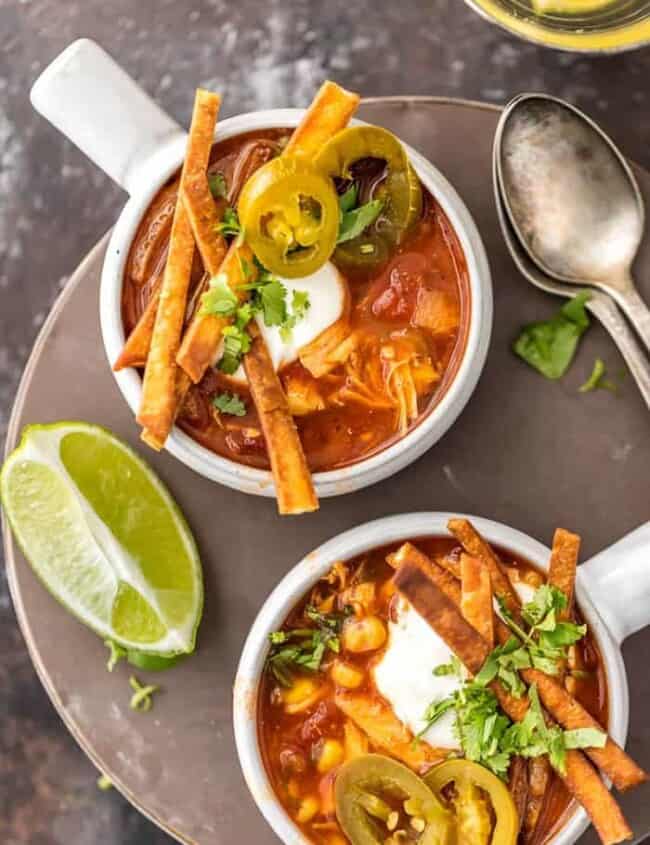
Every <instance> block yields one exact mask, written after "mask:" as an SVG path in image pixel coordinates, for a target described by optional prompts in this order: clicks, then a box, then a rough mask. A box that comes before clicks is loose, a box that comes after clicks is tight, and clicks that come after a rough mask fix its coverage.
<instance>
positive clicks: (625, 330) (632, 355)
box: [585, 292, 650, 408]
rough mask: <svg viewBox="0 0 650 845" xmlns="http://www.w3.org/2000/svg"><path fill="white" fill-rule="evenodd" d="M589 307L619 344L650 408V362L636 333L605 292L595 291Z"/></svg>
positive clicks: (588, 303)
mask: <svg viewBox="0 0 650 845" xmlns="http://www.w3.org/2000/svg"><path fill="white" fill-rule="evenodd" d="M585 304H586V306H587V308H588V309H589V310H590V311H591V312H592V313H593V314H595V315H596V317H598V319H599V320H600V322H601V323H602V324H603V326H605V328H606V329H607V331H608V332H609V333H610V335H611V336H612V340H613V341H614V343H615V344H616V345H617V346H618V348H619V351H620V353H621V355H622V356H623V358H624V359H625V363H626V364H627V365H628V367H629V368H630V372H631V373H632V375H633V376H634V380H635V381H636V383H637V385H638V388H639V390H640V391H641V395H642V396H643V398H644V399H645V403H646V405H647V406H648V408H650V362H648V359H647V357H646V355H645V354H644V352H643V350H642V349H641V347H640V346H639V343H638V341H637V339H636V337H635V336H634V333H633V332H632V330H631V329H630V327H629V326H628V324H627V323H626V321H625V319H624V318H623V316H622V315H621V312H620V311H619V309H618V308H617V306H616V305H615V303H614V302H613V301H612V300H611V299H610V298H609V297H608V296H607V295H606V294H603V293H596V292H594V293H593V294H592V296H591V299H588V300H587V302H586V303H585Z"/></svg>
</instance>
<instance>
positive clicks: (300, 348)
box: [115, 83, 469, 512]
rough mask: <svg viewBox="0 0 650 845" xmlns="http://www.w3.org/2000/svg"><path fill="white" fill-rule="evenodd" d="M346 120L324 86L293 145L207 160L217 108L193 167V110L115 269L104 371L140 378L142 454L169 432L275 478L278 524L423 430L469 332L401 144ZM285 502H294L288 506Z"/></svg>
mask: <svg viewBox="0 0 650 845" xmlns="http://www.w3.org/2000/svg"><path fill="white" fill-rule="evenodd" d="M199 95H203V98H204V100H205V99H206V98H209V97H214V96H216V95H209V94H208V92H199V94H197V102H198V100H199ZM357 103H358V97H356V95H352V94H350V93H349V92H345V91H343V89H340V88H338V86H334V85H333V84H332V83H326V84H325V85H324V86H323V89H321V91H320V92H319V94H318V95H317V97H316V99H315V100H314V103H313V104H312V106H311V107H310V109H308V110H307V112H306V116H305V118H304V119H303V121H302V123H301V124H300V125H299V126H298V127H297V128H296V129H295V130H290V129H267V130H257V131H253V132H248V133H245V134H241V135H238V136H235V137H231V138H227V139H225V140H221V141H218V142H217V143H214V144H213V143H212V134H211V133H212V131H213V127H214V121H215V120H216V111H215V108H214V107H213V112H214V120H211V121H208V122H207V129H206V127H205V126H204V127H203V129H204V130H205V131H206V132H207V133H208V134H207V137H208V138H209V143H208V144H207V146H206V142H205V134H204V142H203V146H202V147H201V150H200V152H201V154H202V156H203V160H202V161H198V159H200V156H199V155H198V154H197V153H196V147H197V146H200V144H199V141H200V139H201V137H202V136H201V111H200V108H201V106H200V105H197V106H195V116H194V119H193V124H192V129H191V130H190V140H189V142H188V152H187V158H186V162H185V165H184V167H183V170H182V173H181V174H180V175H176V176H174V177H173V178H172V179H170V181H169V182H168V183H167V184H166V185H164V186H163V188H162V189H161V190H160V191H159V192H158V194H157V195H156V197H155V198H154V200H153V202H152V203H151V205H150V207H149V209H148V210H147V212H146V213H145V215H144V217H143V219H142V221H141V223H140V226H139V228H138V231H137V233H136V236H135V238H134V240H133V242H132V246H131V249H130V253H129V256H128V261H127V264H126V271H125V276H124V284H123V294H122V319H123V324H124V329H125V334H126V336H127V341H126V345H125V347H124V350H123V352H122V354H121V355H120V358H119V359H118V361H117V362H115V368H116V369H121V368H123V367H128V366H135V367H145V375H144V384H143V404H142V407H141V410H140V413H139V415H138V420H139V421H140V422H142V424H143V426H144V434H143V438H144V439H145V440H146V441H147V442H148V443H150V444H151V445H153V446H154V447H156V448H160V446H161V445H162V443H164V440H165V438H166V436H167V434H168V431H169V428H170V426H171V424H173V422H174V421H175V422H176V423H177V424H178V425H179V426H180V428H182V429H183V430H184V431H185V432H186V433H187V434H189V435H190V436H191V437H192V438H194V439H195V440H196V441H198V442H199V443H200V444H202V445H203V446H204V447H206V448H207V449H209V450H211V451H213V452H215V453H217V454H218V455H221V456H223V457H225V458H228V459H230V460H233V461H237V462H239V463H242V464H246V465H248V466H251V467H258V468H262V469H268V468H271V469H272V470H273V472H274V476H275V481H276V487H277V489H278V497H279V500H280V505H281V510H282V511H283V512H297V511H298V510H313V509H314V507H315V501H314V500H313V496H311V495H310V494H309V490H308V488H309V483H310V482H309V480H305V476H308V475H309V473H310V472H317V471H325V470H332V469H336V468H340V467H345V466H347V465H350V464H352V463H354V462H357V461H360V460H362V459H364V458H366V457H368V456H370V455H372V454H373V453H376V452H377V451H379V450H381V449H383V448H385V447H386V446H387V445H388V444H390V443H391V442H394V441H395V440H396V439H397V438H399V437H402V436H403V435H404V434H406V433H407V432H408V431H409V429H410V428H411V427H413V426H415V425H417V424H418V422H419V421H420V420H421V418H422V417H423V415H425V414H426V413H427V412H428V411H429V410H430V409H431V408H432V407H434V406H435V404H436V403H437V402H438V401H439V400H440V398H441V397H442V396H443V394H444V392H445V390H446V389H447V387H448V385H449V384H450V382H451V380H452V379H453V377H454V374H455V372H456V371H457V368H458V366H459V363H460V360H461V358H462V353H463V349H464V345H465V340H466V335H467V331H468V314H469V288H468V280H467V268H466V264H465V259H464V256H463V252H462V249H461V246H460V243H459V241H458V238H457V236H456V234H455V233H454V231H453V229H452V227H451V225H450V223H449V220H448V219H447V218H446V216H445V214H444V212H443V211H442V209H441V207H440V206H439V204H438V203H437V202H436V200H435V198H434V197H433V196H432V195H431V194H430V193H429V192H428V191H427V190H426V188H425V187H424V186H423V185H422V183H421V182H420V180H419V178H418V177H417V175H416V173H415V170H414V169H413V167H412V165H411V164H410V162H409V160H408V157H407V155H406V152H405V150H404V148H403V146H402V144H401V143H400V142H399V141H398V140H397V138H395V136H394V135H392V134H391V133H390V132H388V131H386V130H385V129H382V128H380V127H376V126H353V127H348V126H347V122H348V120H349V118H350V116H351V114H352V113H353V111H354V109H355V108H356V105H357ZM210 105H211V104H210V100H209V99H208V100H207V102H204V103H203V108H204V110H205V109H208V110H209V108H210ZM332 106H334V107H332ZM197 110H198V111H197ZM197 126H198V128H197ZM194 141H196V143H194ZM195 159H197V161H198V163H197V167H196V168H194V166H193V162H194V160H195ZM179 209H180V211H179ZM179 218H180V221H179ZM184 239H185V241H186V246H187V248H186V249H185V251H184V252H183V250H182V245H183V240H184ZM179 244H180V245H179ZM195 244H196V246H197V247H198V249H196V250H195V249H194V245H195ZM179 251H180V252H181V256H182V257H184V260H185V264H186V270H187V275H188V278H187V280H186V287H187V290H186V291H184V296H183V297H182V298H181V304H182V313H181V309H180V306H178V307H177V308H176V311H175V313H176V316H177V319H178V322H179V325H178V331H177V334H178V337H176V338H175V342H174V343H173V344H171V345H170V344H169V343H168V344H167V346H164V345H163V346H164V351H165V354H166V356H167V357H166V360H167V361H169V360H170V358H169V356H170V355H171V354H172V353H173V355H174V358H173V360H172V364H173V367H172V369H173V373H172V376H173V378H172V376H169V375H168V377H167V378H166V381H165V380H164V379H162V377H161V370H162V368H160V367H159V363H160V362H159V360H158V359H159V357H160V356H159V355H158V354H157V352H156V351H155V350H157V348H158V344H157V342H156V338H157V334H162V335H163V339H164V340H167V341H168V340H169V338H168V337H166V336H165V332H166V331H167V330H168V329H169V320H168V319H164V318H162V317H161V309H163V308H168V307H169V305H168V302H169V295H170V294H169V291H168V290H167V288H168V287H170V288H171V295H172V296H173V295H174V294H175V293H176V291H175V290H174V287H173V285H169V284H167V283H168V277H169V276H170V274H171V273H172V271H173V270H174V268H175V267H177V266H178V263H179V262H178V256H177V253H178V252H179ZM187 253H189V257H188V254H187ZM170 265H172V266H171V268H170ZM161 292H162V293H161ZM179 315H180V316H179ZM163 382H164V384H163ZM163 388H164V389H163ZM168 393H171V395H170V396H169V397H167V398H164V401H163V398H161V397H165V396H166V394H168ZM285 435H286V436H285ZM282 453H284V455H283V454H282ZM283 472H284V477H283ZM301 484H302V487H303V488H304V494H302V495H301V494H300V488H301ZM291 488H293V489H294V490H295V491H296V492H295V493H294V498H297V499H298V501H297V502H295V501H294V502H292V501H288V502H287V501H285V502H284V503H283V502H282V501H281V498H282V496H283V495H284V496H285V499H286V498H291V497H290V495H289V492H288V491H289V490H290V489H291Z"/></svg>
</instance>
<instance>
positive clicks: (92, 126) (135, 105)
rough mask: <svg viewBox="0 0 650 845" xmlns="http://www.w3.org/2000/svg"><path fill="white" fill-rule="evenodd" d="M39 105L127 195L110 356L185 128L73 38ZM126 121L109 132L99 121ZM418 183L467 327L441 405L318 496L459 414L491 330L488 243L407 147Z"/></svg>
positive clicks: (268, 482) (184, 445) (113, 253)
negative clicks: (443, 244)
mask: <svg viewBox="0 0 650 845" xmlns="http://www.w3.org/2000/svg"><path fill="white" fill-rule="evenodd" d="M32 102H33V103H34V105H35V106H36V108H37V109H38V110H39V111H40V112H41V113H42V114H44V115H45V117H47V118H48V119H49V120H50V121H51V122H52V123H54V124H55V125H56V126H57V127H58V128H59V129H61V131H63V132H64V133H65V134H66V135H67V136H68V137H70V138H71V139H72V140H73V141H74V142H75V143H76V144H77V145H78V146H79V147H81V149H82V150H83V151H84V152H85V153H86V154H87V155H89V157H90V158H92V159H93V161H95V162H96V163H97V164H98V165H99V166H100V167H102V168H103V169H104V170H105V171H106V172H107V173H109V175H110V176H111V177H112V178H114V179H115V180H116V181H117V182H118V183H119V184H121V185H122V186H123V187H124V188H125V189H126V190H127V191H128V192H129V194H130V195H131V196H130V199H129V201H128V202H127V204H126V205H125V207H124V209H123V211H122V213H121V215H120V217H119V219H118V221H117V223H116V225H115V228H114V229H113V233H112V236H111V239H110V243H109V246H108V251H107V253H106V258H105V261H104V268H103V272H102V280H101V296H100V319H101V328H102V336H103V339H104V346H105V348H106V354H107V356H108V359H109V361H110V362H111V364H112V362H113V361H115V360H116V358H117V356H118V354H119V352H120V350H121V349H122V346H123V345H124V339H125V338H124V329H123V326H122V319H121V313H120V312H121V309H120V298H121V291H122V280H123V274H124V267H125V263H126V260H127V257H128V252H129V247H130V244H131V241H132V239H133V237H134V235H135V232H136V230H137V228H138V224H139V222H140V220H141V218H142V215H143V214H144V212H145V211H146V209H147V208H148V206H149V204H150V202H151V200H152V199H153V197H154V195H155V194H156V192H157V191H158V190H159V188H160V187H161V186H162V185H163V184H164V182H165V181H166V180H167V179H168V178H169V177H170V176H171V175H172V174H173V173H174V172H175V171H176V170H177V169H178V168H179V167H180V165H181V163H182V161H183V157H184V154H185V142H186V136H185V133H184V132H183V131H182V130H181V129H180V127H178V126H177V125H176V124H175V123H174V122H173V121H172V120H171V119H170V118H169V117H168V116H167V115H165V114H164V113H162V112H161V111H160V109H159V108H158V106H156V105H155V104H154V103H153V102H152V101H151V100H149V98H148V97H147V96H146V95H145V94H144V93H143V92H142V90H141V89H139V88H138V87H137V86H136V85H135V83H134V82H133V80H130V79H129V77H128V76H127V75H126V74H125V73H124V71H123V70H122V69H121V68H119V67H118V66H117V65H116V64H115V63H114V62H113V60H112V59H111V58H110V57H109V56H108V55H107V54H106V53H105V52H104V51H103V50H102V49H101V48H100V47H98V46H97V45H96V44H94V42H91V41H88V40H86V39H83V40H81V41H77V42H75V43H74V44H72V45H71V46H70V47H68V48H67V50H66V51H65V52H64V53H63V54H61V56H59V57H58V58H57V59H55V61H54V62H53V63H52V65H50V67H49V68H47V69H46V70H45V71H44V72H43V74H42V75H41V77H40V78H39V79H38V80H37V82H36V83H35V85H34V88H33V89H32ZM302 115H303V111H302V110H300V109H274V110H270V111H260V112H253V113H250V114H243V115H239V116H237V117H233V118H229V119H227V120H223V121H219V123H218V127H217V135H216V137H218V138H219V139H220V140H221V139H224V138H229V137H232V136H233V135H238V134H240V133H242V132H248V131H250V130H252V129H267V128H274V127H293V126H296V125H297V124H298V122H299V121H300V118H301V117H302ZM110 126H120V127H124V132H120V133H115V132H111V133H110V137H107V134H106V127H110ZM407 150H408V154H409V156H410V159H411V162H412V164H413V166H414V167H415V170H416V171H417V173H418V176H419V177H420V179H421V181H422V183H423V184H424V185H425V187H426V188H427V189H428V190H429V191H430V192H431V193H432V194H433V196H434V197H435V198H436V200H437V201H438V203H439V204H440V205H441V207H442V209H443V210H444V212H445V214H446V215H447V217H448V218H449V220H450V222H451V225H452V226H453V228H454V231H455V232H456V234H457V236H458V238H459V241H460V243H461V246H462V249H463V253H464V255H465V259H466V263H467V271H468V277H469V290H470V297H469V299H470V302H469V315H468V320H469V330H468V335H467V341H466V345H465V350H464V354H463V357H462V360H461V363H460V366H459V368H458V371H457V373H456V375H455V377H454V379H453V381H452V382H451V384H450V385H449V386H448V388H447V391H446V393H445V394H444V396H443V397H442V399H441V400H440V402H439V403H438V404H437V405H436V406H435V407H434V408H433V410H432V411H430V412H429V413H428V414H427V415H426V416H425V417H424V418H423V419H422V421H421V422H420V423H419V424H418V425H417V426H416V427H415V428H414V429H413V430H412V431H410V432H409V433H408V434H407V435H406V436H405V437H403V438H401V439H399V440H398V441H396V442H395V443H393V444H391V445H390V446H388V447H387V448H385V449H383V450H381V451H380V452H378V453H377V454H374V455H372V456H370V457H368V458H366V459H365V460H361V461H359V462H357V463H355V464H352V465H351V466H348V467H345V468H343V469H337V470H332V471H328V472H319V473H315V475H314V484H315V487H316V492H317V494H318V495H319V496H320V497H325V496H336V495H340V494H342V493H349V492H352V491H353V490H358V489H360V488H362V487H366V486H368V485H370V484H374V483H375V482H377V481H380V480H381V479H383V478H387V477H388V476H390V475H392V474H393V473H395V472H397V471H398V470H400V469H403V468H404V467H405V466H407V465H408V464H410V463H411V462H412V461H414V460H416V458H418V457H419V456H420V455H422V454H423V453H424V452H425V451H426V450H427V449H429V448H430V447H431V446H432V445H433V444H434V443H435V442H436V441H437V440H439V439H440V437H442V435H443V434H444V433H445V432H446V431H447V429H448V428H449V427H450V426H451V425H452V423H453V422H454V420H455V419H456V418H457V417H458V415H459V414H460V412H461V411H462V409H463V408H464V406H465V404H466V403H467V401H468V399H469V397H470V396H471V394H472V392H473V390H474V388H475V386H476V383H477V381H478V378H479V376H480V374H481V371H482V369H483V365H484V363H485V358H486V355H487V350H488V344H489V340H490V333H491V328H492V286H491V279H490V270H489V266H488V262H487V258H486V254H485V249H484V247H483V243H482V241H481V237H480V235H479V233H478V230H477V228H476V225H475V224H474V221H473V220H472V218H471V216H470V214H469V212H468V210H467V208H466V207H465V205H464V203H463V202H462V200H461V199H460V197H459V196H458V194H457V193H456V191H455V190H454V189H453V188H452V186H451V185H450V184H449V182H448V181H447V180H446V179H445V177H444V176H443V175H442V174H441V173H440V172H439V171H438V170H437V169H436V168H435V167H434V166H433V165H432V164H431V163H430V162H429V161H427V160H426V159H425V158H423V157H422V156H421V155H420V154H419V153H417V152H416V151H415V150H413V149H411V148H410V147H407ZM115 378H116V380H117V384H118V386H119V388H120V390H121V392H122V394H123V395H124V398H125V399H126V401H127V402H128V404H129V406H130V407H131V409H132V410H133V412H134V414H135V413H136V411H137V408H138V407H139V404H140V396H141V389H142V385H141V380H140V377H139V376H138V374H137V372H136V371H135V370H123V371H121V372H119V373H115ZM166 448H167V449H168V451H170V452H171V453H172V454H173V455H174V456H175V457H177V458H178V459H179V460H181V461H182V462H183V463H184V464H186V465H187V466H189V467H191V468H192V469H194V470H196V472H198V473H200V474H201V475H204V476H206V477H207V478H210V479H212V480H213V481H218V482H219V483H221V484H225V485H227V486H228V487H233V488H235V489H237V490H241V491H243V492H245V493H254V494H258V495H263V496H274V495H275V490H274V486H273V480H272V477H271V473H270V472H268V471H265V470H260V469H255V468H252V467H248V466H244V465H243V464H239V463H236V462H235V461H231V460H228V459H226V458H223V457H220V456H219V455H215V454H214V453H213V452H210V451H209V450H208V449H205V448H204V447H203V446H201V445H199V444H198V443H197V442H196V441H194V440H193V439H192V438H190V437H189V436H188V435H186V434H185V433H183V432H182V431H181V430H180V429H179V428H174V430H173V431H172V433H171V435H170V437H169V438H168V441H167V444H166Z"/></svg>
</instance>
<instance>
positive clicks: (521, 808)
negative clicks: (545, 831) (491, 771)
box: [508, 757, 528, 830]
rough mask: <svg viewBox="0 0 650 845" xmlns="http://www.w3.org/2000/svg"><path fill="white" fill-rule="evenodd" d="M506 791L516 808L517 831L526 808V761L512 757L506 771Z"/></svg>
mask: <svg viewBox="0 0 650 845" xmlns="http://www.w3.org/2000/svg"><path fill="white" fill-rule="evenodd" d="M508 789H509V790H510V794H511V795H512V800H513V801H514V802H515V807H516V808H517V818H518V819H519V829H520V830H521V824H522V821H523V819H524V816H525V814H526V807H527V806H528V761H527V760H524V758H523V757H513V758H512V760H511V762H510V769H509V771H508Z"/></svg>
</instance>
